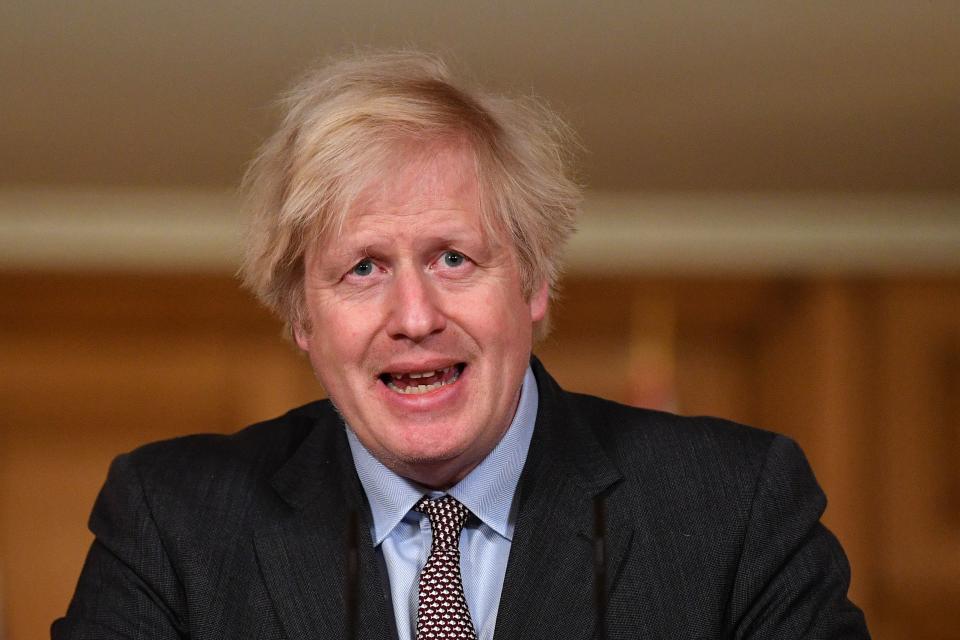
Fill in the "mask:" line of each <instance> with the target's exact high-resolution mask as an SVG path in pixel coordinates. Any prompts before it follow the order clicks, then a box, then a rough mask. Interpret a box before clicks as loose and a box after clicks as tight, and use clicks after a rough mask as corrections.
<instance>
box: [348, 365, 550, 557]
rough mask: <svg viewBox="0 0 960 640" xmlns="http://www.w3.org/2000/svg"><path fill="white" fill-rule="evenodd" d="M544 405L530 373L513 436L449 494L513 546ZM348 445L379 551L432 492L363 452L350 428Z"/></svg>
mask: <svg viewBox="0 0 960 640" xmlns="http://www.w3.org/2000/svg"><path fill="white" fill-rule="evenodd" d="M538 405H539V393H538V390H537V381H536V379H535V378H534V376H533V371H531V369H530V367H527V372H526V374H525V375H524V377H523V386H522V387H521V389H520V401H519V402H518V403H517V411H516V413H515V414H514V416H513V421H512V422H511V423H510V426H509V427H508V428H507V432H506V433H505V434H504V435H503V437H502V438H501V439H500V442H498V443H497V446H496V447H494V448H493V451H491V452H490V453H489V454H488V455H487V457H486V458H484V459H483V460H482V461H481V462H480V464H478V465H477V466H476V467H475V468H474V469H473V470H472V471H471V472H470V473H468V474H467V476H466V477H465V478H464V479H463V480H461V481H460V482H458V483H457V484H456V485H454V486H453V487H451V488H450V489H449V490H448V491H447V493H448V494H449V495H451V496H453V497H454V498H456V499H457V500H459V501H460V502H461V503H463V505H464V506H466V507H467V508H468V509H470V511H471V512H472V513H473V514H474V515H476V516H477V517H478V518H480V520H482V521H483V522H484V524H486V525H487V526H488V527H490V528H491V529H493V530H494V531H496V532H497V533H498V534H500V535H501V536H503V537H504V538H506V539H508V540H512V539H513V525H514V523H513V522H512V521H511V519H510V509H511V507H512V505H513V495H514V493H515V492H516V489H517V482H519V480H520V472H521V471H522V470H523V464H524V462H525V461H526V459H527V450H528V449H529V448H530V439H531V437H533V426H534V424H535V422H536V419H537V407H538ZM347 441H348V442H349V443H350V452H351V454H352V455H353V464H354V466H355V467H356V469H357V475H358V476H359V477H360V483H361V484H362V485H363V490H364V491H365V492H366V494H367V499H368V500H369V501H370V510H371V512H372V514H373V538H374V544H376V545H379V544H380V543H381V542H383V540H384V538H386V537H387V536H388V535H390V533H391V532H392V531H393V530H394V528H395V527H396V526H397V525H398V524H399V523H400V521H401V520H402V519H403V517H404V516H405V515H406V514H407V513H409V511H410V510H411V509H412V508H413V506H414V505H415V504H416V503H417V501H418V500H419V499H420V498H421V497H422V496H423V495H424V494H426V493H430V491H429V490H427V489H425V488H423V487H421V486H420V485H418V484H417V483H416V482H413V481H412V480H408V479H407V478H403V477H401V476H399V475H397V474H396V473H394V472H393V471H391V470H390V469H388V468H387V467H386V466H385V465H384V464H383V463H382V462H380V461H379V460H377V458H376V457H374V455H373V454H372V453H370V452H369V451H368V450H367V448H366V447H364V446H363V444H362V443H361V442H360V440H359V439H358V438H357V436H356V435H355V434H354V433H353V430H352V429H350V428H347Z"/></svg>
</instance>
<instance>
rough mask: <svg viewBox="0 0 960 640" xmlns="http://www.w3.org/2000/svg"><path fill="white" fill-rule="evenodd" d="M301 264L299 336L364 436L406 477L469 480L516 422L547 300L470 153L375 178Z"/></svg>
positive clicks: (438, 482)
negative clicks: (522, 264)
mask: <svg viewBox="0 0 960 640" xmlns="http://www.w3.org/2000/svg"><path fill="white" fill-rule="evenodd" d="M305 267H306V269H305V276H304V284H305V294H306V296H305V298H306V307H307V316H308V318H309V322H310V330H309V331H304V330H297V331H296V332H295V334H296V340H297V344H298V345H299V346H300V348H301V349H303V350H304V351H306V352H307V353H308V354H309V356H310V361H311V363H312V364H313V369H314V371H315V372H316V374H317V377H318V378H319V379H320V382H321V383H322V384H323V386H324V387H325V388H326V390H327V392H328V393H329V394H330V397H331V399H332V400H333V402H334V403H335V404H336V406H337V407H338V409H339V410H340V412H341V413H342V414H343V416H344V418H345V419H346V421H347V422H348V424H349V425H350V427H351V428H352V429H353V431H354V433H356V435H357V437H358V438H359V439H360V441H361V442H362V443H363V444H364V446H366V448H367V449H368V450H370V451H371V452H372V453H373V454H374V455H375V456H376V457H377V458H378V459H379V460H380V461H381V462H383V463H384V464H385V465H387V466H388V467H390V468H391V469H393V470H394V471H395V472H397V473H399V474H400V475H402V476H405V477H408V478H411V479H413V480H415V481H417V482H420V483H421V484H424V485H427V486H431V487H445V486H449V485H451V484H454V483H456V482H457V481H459V480H460V479H461V478H463V476H465V475H466V474H467V473H468V472H469V471H470V470H471V469H472V468H473V467H475V466H476V465H477V464H478V463H479V462H480V461H481V460H483V458H484V457H486V455H487V454H488V453H489V452H490V451H491V450H492V449H493V447H494V446H496V444H497V443H498V442H499V441H500V438H501V437H502V436H503V434H504V432H505V431H506V429H507V427H508V426H509V424H510V421H511V420H512V419H513V414H514V412H515V410H516V407H517V401H518V398H519V392H520V386H521V383H522V380H523V374H524V371H525V370H526V367H527V362H528V359H529V356H530V350H531V344H532V327H533V323H534V322H536V321H538V320H540V319H542V318H543V316H544V314H545V312H546V308H547V288H546V285H543V286H540V287H538V289H537V291H535V292H534V293H533V294H532V295H531V296H530V298H529V299H527V298H526V297H525V296H524V295H523V292H522V290H521V283H520V273H519V268H518V264H517V260H516V256H515V252H514V251H513V249H512V246H511V245H510V244H509V242H508V241H506V240H505V239H502V238H492V237H489V235H488V234H486V233H484V230H483V226H482V223H481V217H480V202H479V192H478V186H477V179H476V175H475V172H474V170H473V166H472V164H471V163H470V162H469V160H468V157H467V155H466V154H465V153H463V152H462V151H459V150H445V151H440V152H438V153H436V154H434V155H431V156H430V157H428V158H425V159H420V160H416V161H414V162H411V163H409V164H407V165H405V166H404V167H403V168H402V169H401V170H400V171H398V172H396V173H395V174H394V175H390V176H385V177H384V179H383V181H382V182H376V183H374V184H373V185H371V186H370V187H369V188H368V189H367V190H366V191H365V192H364V193H363V195H362V197H361V198H359V199H358V201H357V203H356V204H355V205H354V206H353V207H352V208H351V210H350V211H349V212H348V213H347V217H346V220H345V222H344V225H343V230H342V231H341V233H340V234H339V235H337V234H336V233H335V232H334V233H331V234H330V237H329V238H327V239H326V240H325V241H322V242H320V243H319V244H318V245H317V246H312V247H310V248H309V249H308V250H307V252H306V256H305Z"/></svg>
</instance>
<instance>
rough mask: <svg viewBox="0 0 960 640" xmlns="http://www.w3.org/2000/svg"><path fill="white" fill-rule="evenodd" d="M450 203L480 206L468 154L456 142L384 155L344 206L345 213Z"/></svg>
mask: <svg viewBox="0 0 960 640" xmlns="http://www.w3.org/2000/svg"><path fill="white" fill-rule="evenodd" d="M443 203H451V204H457V205H458V206H461V207H464V206H468V207H469V208H470V209H471V210H475V211H477V212H479V210H480V189H479V183H478V180H477V171H476V166H475V163H474V161H473V158H472V156H471V154H470V153H469V152H468V151H467V150H466V149H464V148H462V147H459V146H456V147H455V146H451V145H443V146H436V147H435V148H428V149H427V150H424V151H420V152H418V153H411V152H409V151H408V152H401V153H400V154H398V155H397V156H395V157H393V158H390V159H388V160H387V161H386V162H385V163H384V166H382V167H380V168H379V170H378V171H377V174H376V175H374V176H372V177H371V178H369V179H368V180H367V183H366V185H365V186H364V188H362V189H361V190H360V192H359V193H358V195H357V198H356V199H355V200H354V201H353V203H352V204H351V205H350V206H349V207H348V210H347V216H348V217H349V216H350V215H355V214H363V213H367V212H370V211H376V210H380V209H382V210H386V211H391V210H397V212H399V213H403V212H404V210H405V209H409V208H412V207H416V206H418V205H426V206H430V205H434V204H443Z"/></svg>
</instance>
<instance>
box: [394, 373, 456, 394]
mask: <svg viewBox="0 0 960 640" xmlns="http://www.w3.org/2000/svg"><path fill="white" fill-rule="evenodd" d="M451 371H452V372H453V375H451V376H450V378H449V379H445V378H446V375H447V374H448V373H450V372H451ZM434 375H436V376H437V377H438V379H437V380H435V381H434V382H433V383H431V384H411V385H407V386H405V387H399V386H397V384H396V382H395V381H396V380H399V379H400V378H403V377H408V378H427V377H430V376H434ZM390 377H391V378H392V379H391V380H390V381H388V382H387V386H388V387H389V388H390V389H391V390H393V391H396V392H397V393H403V394H420V393H426V392H428V391H433V390H434V389H439V388H440V387H443V386H446V385H448V384H452V383H454V382H456V381H457V378H459V377H460V371H459V370H458V369H455V368H454V367H444V368H443V369H436V370H434V371H419V372H414V373H391V374H390Z"/></svg>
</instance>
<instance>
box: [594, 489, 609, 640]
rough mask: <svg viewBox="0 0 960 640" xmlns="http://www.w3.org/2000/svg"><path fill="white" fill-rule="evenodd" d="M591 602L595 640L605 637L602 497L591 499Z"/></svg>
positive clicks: (605, 574)
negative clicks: (594, 616) (594, 619)
mask: <svg viewBox="0 0 960 640" xmlns="http://www.w3.org/2000/svg"><path fill="white" fill-rule="evenodd" d="M593 602H594V610H595V611H596V614H597V622H596V629H597V633H596V638H597V640H605V638H606V637H607V626H606V625H607V523H606V512H605V503H604V498H603V496H597V497H595V498H594V499H593Z"/></svg>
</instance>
